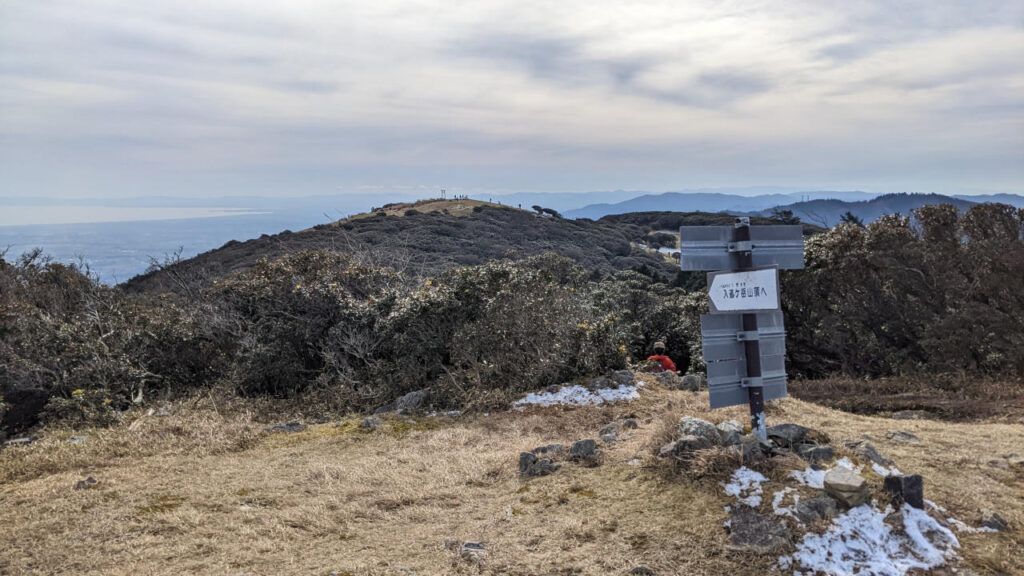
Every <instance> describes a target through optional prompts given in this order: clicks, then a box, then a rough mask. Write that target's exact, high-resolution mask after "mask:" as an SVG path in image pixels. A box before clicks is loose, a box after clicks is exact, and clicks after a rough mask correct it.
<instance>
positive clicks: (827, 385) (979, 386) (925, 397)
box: [789, 373, 1024, 424]
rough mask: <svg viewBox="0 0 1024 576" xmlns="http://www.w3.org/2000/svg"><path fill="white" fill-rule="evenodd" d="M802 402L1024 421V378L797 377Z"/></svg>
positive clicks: (793, 388) (794, 388) (861, 410)
mask: <svg viewBox="0 0 1024 576" xmlns="http://www.w3.org/2000/svg"><path fill="white" fill-rule="evenodd" d="M789 392H790V393H791V394H792V395H793V396H794V397H795V398H800V399H801V400H807V401H808V402H814V403H816V404H822V405H825V406H829V407H832V408H837V409H839V410H844V411H847V412H853V413H855V414H889V413H892V412H895V411H897V410H925V411H927V412H930V413H931V414H933V415H934V417H935V418H941V419H943V420H962V421H975V420H978V419H982V418H984V419H988V420H999V421H1002V422H1012V423H1016V424H1024V380H1021V379H1020V378H1013V377H1011V376H1005V377H993V376H979V375H977V374H956V373H951V374H915V375H910V376H895V377H889V378H874V379H864V378H851V377H847V376H837V377H832V378H825V379H820V380H797V381H793V382H791V383H790V386H789Z"/></svg>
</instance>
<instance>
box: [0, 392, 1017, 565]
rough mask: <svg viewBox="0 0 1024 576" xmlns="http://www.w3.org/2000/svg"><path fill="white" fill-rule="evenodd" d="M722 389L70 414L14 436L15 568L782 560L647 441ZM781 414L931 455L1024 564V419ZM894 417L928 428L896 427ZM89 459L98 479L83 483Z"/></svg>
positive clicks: (11, 553) (10, 459)
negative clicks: (751, 540)
mask: <svg viewBox="0 0 1024 576" xmlns="http://www.w3.org/2000/svg"><path fill="white" fill-rule="evenodd" d="M706 405H707V396H706V394H698V395H694V394H691V393H688V392H677V391H666V390H661V389H657V388H655V387H651V388H649V389H648V390H647V391H646V392H645V394H644V396H643V397H642V398H641V399H640V400H638V401H636V402H633V403H631V404H628V405H623V406H615V407H593V408H584V409H575V410H559V409H537V410H531V411H527V412H522V413H500V414H492V415H490V416H488V417H485V416H482V415H480V416H473V417H465V418H459V419H431V418H415V419H407V418H402V417H388V418H386V419H385V425H384V426H383V427H382V428H381V429H379V430H377V431H375V432H369V433H367V432H361V431H359V430H358V419H346V420H343V421H342V422H341V425H340V426H336V425H335V423H329V424H323V425H314V426H310V428H309V429H307V430H306V431H304V432H301V433H297V434H266V433H264V432H263V431H262V426H263V424H261V423H256V422H254V421H253V416H252V414H251V413H246V411H245V410H225V409H224V408H223V407H221V408H220V409H218V410H213V409H209V408H208V407H204V406H202V405H197V406H192V407H191V408H190V409H188V410H187V411H186V410H182V411H181V415H179V416H171V417H167V418H155V417H149V418H144V419H143V420H141V421H140V423H136V424H133V425H129V424H128V423H125V424H124V425H122V426H120V427H118V428H114V429H110V430H105V431H92V432H91V433H92V434H93V437H92V438H91V439H90V440H89V441H88V442H86V443H85V444H82V445H69V444H67V443H66V442H62V439H63V438H66V435H67V434H68V433H69V432H68V431H62V432H55V433H53V434H52V435H51V436H49V437H48V438H46V439H44V440H42V441H40V442H38V443H37V444H34V445H31V446H29V447H26V448H17V449H9V450H6V451H4V452H3V453H2V454H0V466H2V469H0V470H2V472H0V474H2V476H0V478H2V480H0V525H2V526H3V530H0V573H4V574H55V573H68V574H182V573H199V574H240V573H247V574H327V573H329V572H331V571H337V572H339V573H340V574H345V573H349V574H360V575H378V574H380V575H384V574H400V573H401V572H400V571H399V569H401V568H406V569H408V570H411V571H412V572H414V573H415V574H419V575H426V574H520V575H528V574H529V575H532V574H538V575H539V574H626V573H628V571H629V570H630V569H631V568H633V567H636V566H640V565H644V566H648V567H649V568H651V569H652V570H654V571H655V573H657V574H762V573H765V572H768V571H769V569H770V566H771V564H772V562H773V561H774V558H771V557H759V556H748V555H743V554H739V553H735V552H731V551H729V550H728V548H727V534H726V532H725V530H724V528H723V527H722V522H723V521H724V520H725V517H726V514H725V512H724V510H723V507H724V506H725V505H727V504H728V503H729V499H728V498H727V497H726V496H725V495H724V494H723V493H722V490H721V488H720V486H719V485H718V481H717V479H715V478H712V477H705V478H695V479H694V478H689V477H686V476H678V477H672V478H670V477H667V476H666V475H665V474H664V473H663V468H662V466H661V464H660V463H659V462H657V461H656V458H655V457H653V456H652V455H651V454H650V448H649V446H650V444H651V443H652V441H654V436H655V435H656V434H659V433H664V432H663V431H660V432H659V430H660V428H661V426H659V421H660V420H661V418H662V417H663V414H665V413H666V412H669V413H671V414H672V418H675V417H677V416H678V415H681V414H690V415H695V416H701V417H704V418H708V419H709V420H711V421H714V422H717V421H719V420H723V419H729V418H735V419H737V420H740V421H741V422H743V421H745V409H744V408H741V407H737V408H732V409H727V410H720V411H715V412H709V411H707V410H706V408H705V407H706ZM627 416H636V417H637V418H638V420H639V421H640V423H641V424H640V428H639V429H638V430H634V431H628V432H632V435H631V436H628V437H625V438H623V440H622V441H620V442H618V443H616V444H613V445H610V446H604V447H602V449H603V450H604V451H605V458H604V462H603V464H602V465H601V466H598V467H594V468H585V467H582V466H579V465H575V464H571V463H566V464H565V465H564V466H563V468H562V469H561V470H560V471H558V472H557V473H556V474H554V475H551V476H546V477H541V478H535V479H530V480H525V479H521V478H520V477H519V475H518V470H517V456H518V453H519V452H520V451H521V450H528V449H531V448H533V447H536V446H540V445H543V444H548V443H551V442H561V443H564V444H567V445H568V444H569V443H571V442H572V441H574V440H577V439H580V438H586V437H593V438H596V436H597V430H598V429H599V428H600V427H602V426H603V425H605V424H607V423H608V422H610V421H613V420H619V419H622V418H625V417H627ZM769 418H770V420H771V421H772V422H776V423H778V422H783V421H796V422H799V423H801V424H804V425H806V426H810V427H813V428H817V429H820V430H822V431H824V432H826V433H827V434H829V435H830V436H832V438H833V439H835V440H839V439H841V438H844V437H850V438H852V437H856V436H859V435H861V434H863V433H868V434H870V435H871V436H872V437H873V438H874V439H875V444H876V445H877V447H878V448H879V450H881V451H883V452H885V453H887V454H888V455H890V456H891V457H893V458H894V459H895V460H896V462H897V464H898V465H899V466H900V468H901V469H903V470H905V471H908V472H909V471H913V472H919V473H921V474H923V475H924V477H925V483H926V484H925V486H926V497H927V498H929V499H931V500H935V501H936V502H938V503H940V504H942V505H944V506H946V507H948V508H949V509H950V512H951V513H952V514H955V515H956V516H957V517H959V518H961V519H962V520H964V521H967V522H971V523H976V522H977V520H978V516H979V515H980V510H981V509H982V508H992V509H995V510H998V511H1000V513H1001V514H1002V515H1003V516H1004V517H1005V518H1006V519H1007V520H1009V521H1010V522H1011V524H1013V525H1015V526H1017V527H1018V528H1016V529H1015V531H1013V532H1010V533H1008V534H978V535H973V536H964V537H963V543H964V551H963V552H964V557H965V558H966V561H967V562H968V564H970V565H971V566H973V567H975V568H976V569H978V570H979V571H980V572H982V573H995V574H999V573H1003V574H1012V573H1014V571H1017V573H1020V571H1021V570H1024V560H1022V559H1021V556H1020V554H1019V550H1020V546H1021V544H1022V536H1021V531H1020V528H1019V526H1021V525H1022V524H1024V502H1022V499H1021V494H1022V487H1024V483H1022V478H1021V476H1020V473H1019V472H1018V473H1013V472H1009V471H1003V470H996V469H993V468H989V467H987V466H986V464H985V462H986V461H987V460H988V459H989V456H990V455H993V454H1000V453H1004V452H1010V451H1013V450H1017V451H1020V447H1021V446H1024V431H1022V429H1021V427H1020V426H1013V425H1007V424H998V423H984V424H976V425H968V424H948V423H941V422H936V421H902V422H895V421H892V420H890V419H885V418H874V417H864V416H852V415H849V414H844V413H841V412H836V411H834V410H831V409H828V408H823V407H820V406H815V405H811V404H807V403H804V402H801V401H797V400H787V401H783V402H779V403H777V404H776V405H774V406H773V407H772V408H771V411H770V412H769ZM895 428H900V429H904V430H907V431H909V432H913V433H915V434H917V435H918V436H920V437H921V438H922V439H923V440H924V442H923V443H922V444H919V445H900V444H891V443H888V442H887V441H886V440H885V432H886V431H887V430H890V429H895ZM780 472H781V471H780ZM87 475H92V476H94V477H95V478H96V479H97V480H98V484H97V485H96V486H95V487H94V488H89V489H86V490H80V491H75V490H73V486H74V484H75V482H76V481H78V480H80V479H82V478H84V477H85V476H87ZM772 478H773V480H781V478H775V475H773V476H772ZM876 480H877V479H876ZM464 540H480V541H483V542H485V543H486V545H487V550H488V552H487V555H486V557H485V558H484V559H483V560H482V561H480V562H471V561H467V560H464V559H462V558H460V557H459V556H458V555H457V554H456V553H455V552H453V551H452V550H451V547H450V546H449V545H450V544H451V543H452V542H457V541H464Z"/></svg>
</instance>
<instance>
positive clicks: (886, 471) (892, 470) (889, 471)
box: [871, 462, 902, 477]
mask: <svg viewBox="0 0 1024 576" xmlns="http://www.w3.org/2000/svg"><path fill="white" fill-rule="evenodd" d="M871 469H872V470H874V471H875V474H878V475H879V476H882V477H886V476H899V475H900V474H902V472H900V469H899V468H897V467H895V466H890V467H888V468H886V467H885V466H882V465H880V464H877V463H875V462H872V463H871Z"/></svg>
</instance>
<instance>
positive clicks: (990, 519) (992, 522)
mask: <svg viewBox="0 0 1024 576" xmlns="http://www.w3.org/2000/svg"><path fill="white" fill-rule="evenodd" d="M981 514H982V517H983V520H982V521H981V525H982V526H984V527H986V528H991V529H993V530H996V531H999V532H1006V531H1007V530H1009V529H1010V524H1009V523H1008V522H1007V521H1006V520H1004V519H1003V517H1002V516H1000V515H999V514H996V513H995V512H992V511H991V510H982V513H981Z"/></svg>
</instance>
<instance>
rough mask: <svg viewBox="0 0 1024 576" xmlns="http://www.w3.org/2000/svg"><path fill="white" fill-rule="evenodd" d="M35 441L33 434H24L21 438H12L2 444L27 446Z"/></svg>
mask: <svg viewBox="0 0 1024 576" xmlns="http://www.w3.org/2000/svg"><path fill="white" fill-rule="evenodd" d="M35 441H36V437H35V436H25V437H22V438H12V439H10V440H8V441H6V442H4V446H28V445H29V444H31V443H33V442H35Z"/></svg>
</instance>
